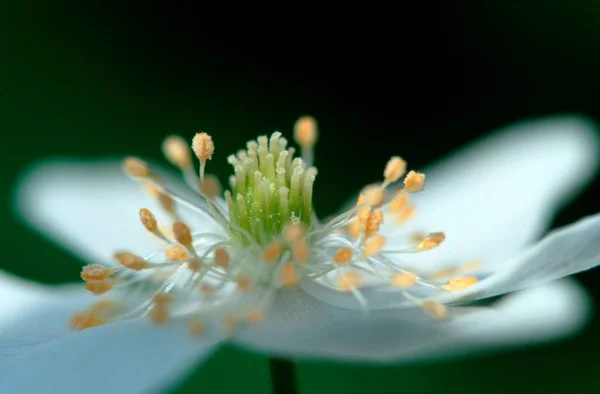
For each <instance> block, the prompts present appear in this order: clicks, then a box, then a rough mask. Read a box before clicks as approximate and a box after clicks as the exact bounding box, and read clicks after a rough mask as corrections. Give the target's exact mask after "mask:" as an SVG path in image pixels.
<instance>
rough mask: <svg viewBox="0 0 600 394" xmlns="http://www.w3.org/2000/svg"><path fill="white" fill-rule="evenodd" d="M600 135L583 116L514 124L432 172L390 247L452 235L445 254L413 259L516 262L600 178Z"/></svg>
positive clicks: (410, 258)
mask: <svg viewBox="0 0 600 394" xmlns="http://www.w3.org/2000/svg"><path fill="white" fill-rule="evenodd" d="M597 133H598V131H597V127H596V126H595V125H594V124H593V123H591V122H590V121H588V120H587V119H585V118H583V117H579V116H555V117H548V118H542V119H537V120H528V121H523V122H519V123H516V124H513V125H511V126H508V127H505V128H503V129H501V130H498V131H497V132H496V133H494V134H492V135H490V136H488V137H486V138H484V139H482V140H480V141H476V142H475V143H473V144H471V145H468V146H466V147H465V148H463V149H462V150H460V151H458V152H456V153H455V154H454V155H452V156H450V157H447V158H444V159H443V160H442V161H440V162H438V163H436V164H434V165H433V166H431V167H429V168H426V169H424V171H423V172H424V173H425V174H426V184H425V189H424V190H423V191H421V192H418V193H416V194H414V198H413V201H414V202H415V203H416V204H417V213H416V215H415V217H414V219H413V222H411V223H409V224H408V225H407V226H406V227H403V228H402V229H403V230H405V231H401V232H398V230H397V229H395V228H394V226H391V225H390V222H391V220H388V224H387V225H386V229H385V230H384V231H385V232H387V233H388V234H389V235H393V234H394V233H397V234H398V236H397V237H393V236H392V237H391V240H390V243H389V244H390V245H393V244H394V243H402V242H405V240H406V235H405V234H407V233H410V232H412V231H427V232H429V231H444V232H445V233H446V237H447V238H446V242H445V243H444V244H443V245H442V246H441V247H439V248H438V249H436V250H432V251H429V252H427V253H422V254H419V255H415V256H406V260H407V261H416V262H419V264H426V263H431V264H451V263H457V262H464V261H467V260H473V259H477V260H483V262H484V263H485V264H489V265H493V264H495V263H497V262H502V261H503V260H505V259H507V258H509V257H512V255H513V254H514V253H515V252H516V251H517V250H519V249H520V248H522V247H523V246H524V245H527V244H528V243H529V242H531V241H532V240H533V239H535V238H536V237H538V236H540V235H541V233H543V231H545V229H546V228H547V226H548V225H549V222H550V220H551V219H552V217H553V215H554V213H555V210H556V209H557V207H558V206H560V205H561V204H563V203H565V202H566V201H568V200H569V199H570V198H572V197H573V196H575V195H576V194H577V193H578V192H580V191H581V189H582V187H583V186H584V185H585V184H586V183H587V182H588V181H589V180H590V178H591V176H592V175H593V174H595V173H596V170H597V165H598V149H599V146H598V145H599V144H598V137H597V135H596V134H597ZM417 170H418V169H417ZM390 257H391V256H390ZM402 257H404V256H402Z"/></svg>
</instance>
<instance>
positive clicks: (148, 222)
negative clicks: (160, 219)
mask: <svg viewBox="0 0 600 394" xmlns="http://www.w3.org/2000/svg"><path fill="white" fill-rule="evenodd" d="M140 220H141V222H142V224H143V225H144V227H146V230H148V231H150V232H151V233H155V232H156V231H158V225H157V224H156V218H155V217H154V215H153V214H152V212H150V211H149V210H148V209H146V208H142V209H140Z"/></svg>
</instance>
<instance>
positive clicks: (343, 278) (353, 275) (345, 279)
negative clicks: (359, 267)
mask: <svg viewBox="0 0 600 394" xmlns="http://www.w3.org/2000/svg"><path fill="white" fill-rule="evenodd" d="M360 280H361V277H360V275H359V274H358V273H357V272H346V273H344V274H341V275H340V277H339V278H338V280H337V288H338V289H339V290H340V291H354V290H356V289H357V288H358V286H359V285H360Z"/></svg>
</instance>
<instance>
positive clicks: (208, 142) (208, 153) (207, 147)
mask: <svg viewBox="0 0 600 394" xmlns="http://www.w3.org/2000/svg"><path fill="white" fill-rule="evenodd" d="M192 149H193V150H194V153H195V154H196V157H198V160H200V163H201V164H202V165H205V164H206V160H210V159H212V155H213V153H215V144H214V143H213V140H212V137H211V136H210V135H208V134H206V133H197V134H196V135H195V136H194V139H193V140H192Z"/></svg>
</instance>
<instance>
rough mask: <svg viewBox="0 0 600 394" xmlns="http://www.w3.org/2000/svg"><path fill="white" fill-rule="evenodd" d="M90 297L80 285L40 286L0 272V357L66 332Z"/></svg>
mask: <svg viewBox="0 0 600 394" xmlns="http://www.w3.org/2000/svg"><path fill="white" fill-rule="evenodd" d="M92 300H93V297H92V296H91V295H90V294H89V293H87V292H86V291H85V290H84V289H83V286H43V285H39V284H36V283H33V282H30V281H27V280H24V279H20V278H17V277H15V276H13V275H10V274H7V273H5V272H2V271H0V305H1V307H0V357H1V356H2V355H4V354H8V353H15V352H18V351H19V350H20V348H21V347H22V346H28V345H31V344H35V343H41V342H45V341H48V340H51V339H54V338H57V337H59V336H62V335H65V334H68V333H69V331H70V328H69V317H70V316H71V315H73V313H75V312H77V311H78V310H81V309H83V308H85V307H86V306H88V305H89V304H90V303H91V302H92Z"/></svg>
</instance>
